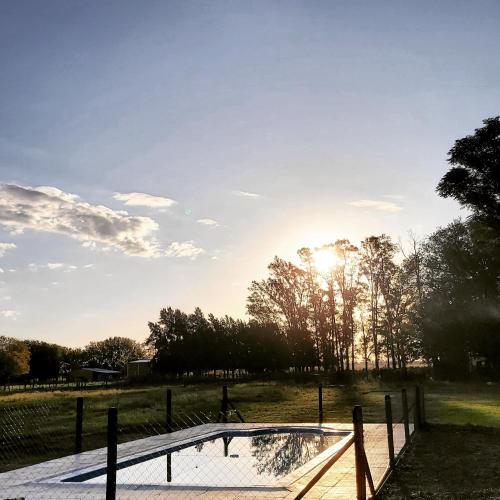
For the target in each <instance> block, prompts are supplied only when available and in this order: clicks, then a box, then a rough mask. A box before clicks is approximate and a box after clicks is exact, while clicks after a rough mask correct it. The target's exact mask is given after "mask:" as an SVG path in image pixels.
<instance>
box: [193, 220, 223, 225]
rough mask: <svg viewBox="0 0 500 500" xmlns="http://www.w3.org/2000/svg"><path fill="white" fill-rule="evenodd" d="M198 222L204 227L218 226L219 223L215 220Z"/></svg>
mask: <svg viewBox="0 0 500 500" xmlns="http://www.w3.org/2000/svg"><path fill="white" fill-rule="evenodd" d="M196 222H198V224H203V225H204V226H212V227H214V226H218V225H219V223H218V222H217V221H216V220H214V219H198V220H197V221H196Z"/></svg>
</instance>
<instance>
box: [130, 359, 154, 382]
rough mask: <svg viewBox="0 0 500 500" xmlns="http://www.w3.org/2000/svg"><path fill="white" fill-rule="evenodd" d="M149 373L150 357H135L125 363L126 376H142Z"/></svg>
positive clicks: (132, 377)
mask: <svg viewBox="0 0 500 500" xmlns="http://www.w3.org/2000/svg"><path fill="white" fill-rule="evenodd" d="M150 374H151V360H150V359H136V360H135V361H129V362H128V363H127V378H128V379H137V378H144V377H147V376H148V375H150Z"/></svg>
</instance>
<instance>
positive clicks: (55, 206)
mask: <svg viewBox="0 0 500 500" xmlns="http://www.w3.org/2000/svg"><path fill="white" fill-rule="evenodd" d="M0 224H2V225H4V226H6V227H7V228H8V229H10V230H11V231H12V232H13V233H21V232H23V231H24V230H27V229H31V230H34V231H45V232H50V233H59V234H65V235H67V236H70V237H71V238H74V239H77V240H80V241H82V242H84V244H89V245H95V244H96V243H100V244H104V245H106V246H108V247H113V248H115V249H119V250H121V251H122V252H124V253H125V254H127V255H136V256H141V257H152V256H157V255H159V250H158V244H157V242H156V241H155V240H154V239H153V238H152V237H151V233H152V232H154V231H156V230H157V229H158V224H157V223H156V222H155V221H154V220H153V219H151V218H149V217H132V216H129V215H128V214H126V213H124V212H120V211H116V210H112V209H110V208H107V207H105V206H102V205H92V204H90V203H86V202H82V201H79V198H78V196H76V195H74V194H70V193H65V192H64V191H61V190H60V189H57V188H55V187H50V186H42V187H39V188H31V187H23V186H17V185H15V184H0Z"/></svg>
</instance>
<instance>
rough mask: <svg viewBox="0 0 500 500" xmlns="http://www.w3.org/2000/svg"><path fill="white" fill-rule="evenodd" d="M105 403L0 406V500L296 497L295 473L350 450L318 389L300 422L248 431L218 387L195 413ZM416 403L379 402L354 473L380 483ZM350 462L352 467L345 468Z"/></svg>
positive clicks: (165, 401) (403, 441)
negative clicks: (381, 421)
mask: <svg viewBox="0 0 500 500" xmlns="http://www.w3.org/2000/svg"><path fill="white" fill-rule="evenodd" d="M376 397H377V399H378V396H376ZM419 398H421V399H419ZM106 403H107V404H106ZM112 403H113V406H112V407H111V408H110V407H109V400H108V401H106V402H103V401H99V400H94V399H92V398H85V399H83V398H77V399H76V400H75V399H73V398H68V399H67V400H65V401H64V402H59V403H47V402H38V403H36V404H29V405H23V404H18V405H15V406H9V407H1V408H0V500H2V499H14V498H15V499H21V498H23V499H26V500H27V499H54V500H56V499H72V498H75V499H76V498H95V499H97V498H106V499H110V500H111V499H114V498H123V499H127V498H158V497H161V498H194V497H198V496H200V495H207V496H210V497H212V498H214V497H216V498H240V497H242V496H247V497H248V496H250V497H253V498H266V497H274V498H276V497H281V498H295V497H297V498H301V496H300V491H298V490H296V489H295V490H293V491H294V492H293V491H292V490H290V488H288V485H289V484H291V481H292V482H293V481H296V482H297V477H299V476H297V474H300V478H301V479H300V481H302V483H301V488H303V487H305V486H307V485H308V483H310V482H311V480H312V479H314V477H315V474H316V472H317V468H318V467H320V466H321V467H324V464H325V463H326V462H328V461H331V460H332V459H333V462H335V461H336V459H335V457H334V456H333V451H335V450H337V451H336V452H338V450H339V446H340V445H341V444H342V443H344V445H343V446H344V447H345V450H343V451H342V453H344V452H346V451H347V450H348V448H349V446H350V444H352V443H354V441H352V443H347V441H345V439H347V437H346V436H348V435H349V433H350V432H351V431H352V429H353V426H352V424H351V425H349V424H342V425H341V424H335V423H332V419H330V418H329V413H330V412H329V410H328V409H327V406H328V404H327V401H325V395H324V393H323V387H322V386H321V385H320V386H319V387H318V393H317V399H316V400H313V401H311V404H310V407H309V408H308V409H307V410H308V411H307V412H305V413H306V414H308V415H309V416H310V418H308V420H309V424H308V425H307V423H303V424H302V425H300V424H299V423H297V425H293V424H288V425H286V426H281V425H276V424H273V425H270V424H264V423H254V424H247V423H246V422H245V421H244V415H242V414H241V412H240V411H239V410H238V408H237V405H236V404H234V403H233V402H232V400H231V399H230V398H229V396H228V391H227V387H224V388H223V389H222V394H221V397H220V399H218V398H217V399H216V400H214V401H213V402H211V403H210V404H209V408H207V409H206V410H203V411H201V410H199V411H193V410H189V411H185V410H183V408H182V407H181V406H180V405H177V404H176V402H175V401H173V400H172V393H171V391H166V393H165V394H164V397H163V398H162V399H161V400H159V399H156V400H152V401H151V404H150V405H149V406H148V407H147V408H145V407H140V408H139V407H138V408H137V410H136V411H134V408H130V407H128V408H127V407H126V405H127V404H130V403H128V402H121V401H120V398H118V397H117V398H116V399H115V400H114V401H112ZM422 403H423V398H422V396H421V393H420V392H419V391H418V390H417V391H415V395H413V393H412V394H408V395H407V394H406V392H405V391H404V392H403V393H401V394H391V395H386V396H385V415H386V417H385V420H386V422H385V425H382V427H384V426H385V427H386V431H385V434H383V439H382V440H380V439H379V440H378V441H376V440H375V441H373V440H372V441H370V440H369V442H368V443H367V444H366V452H365V451H363V453H365V455H364V456H365V458H364V460H365V462H366V464H365V462H363V464H364V465H363V467H365V465H366V468H367V470H368V472H367V471H366V470H365V469H363V470H364V472H363V474H365V475H366V474H370V470H369V469H370V468H371V469H372V471H373V470H375V471H377V470H379V469H380V470H381V471H383V477H378V479H377V483H380V484H382V483H383V481H384V480H385V479H386V477H387V476H388V474H389V473H390V471H391V470H393V469H394V468H395V467H396V466H397V460H398V454H401V452H402V451H404V450H405V447H406V446H407V444H408V443H409V442H410V440H411V435H412V433H413V431H414V428H415V427H417V428H418V423H417V421H418V422H422V421H423V413H424V410H423V404H422ZM379 404H381V405H383V404H384V398H383V397H382V394H380V399H379ZM125 410H127V411H125ZM367 410H368V411H367V412H366V413H369V412H370V409H369V408H367ZM412 415H415V419H416V420H415V425H414V424H413V422H412V421H411V420H412V418H411V416H412ZM285 420H286V419H285V418H283V421H285ZM318 424H322V425H318ZM372 425H375V424H372ZM379 427H380V425H379ZM370 432H371V431H370ZM377 432H378V431H377ZM351 439H352V436H351ZM346 444H348V445H349V446H347V447H346ZM332 450H333V451H332ZM363 450H365V448H363ZM339 456H340V455H339ZM333 462H332V466H331V467H328V469H329V470H330V471H331V470H334V468H335V465H333ZM328 463H329V462H328ZM358 465H359V464H356V463H355V461H354V460H352V464H351V467H354V468H356V467H358ZM326 472H328V473H330V472H329V471H326V470H325V472H324V473H323V474H325V473H326ZM323 474H322V475H321V476H320V477H319V478H317V480H316V481H321V477H323ZM354 475H355V474H354ZM353 477H354V476H353ZM305 478H307V481H306V480H305ZM367 478H368V476H367ZM323 480H324V478H323ZM300 481H299V482H300ZM353 481H354V480H353V479H352V478H351V482H353ZM320 484H321V483H320ZM355 484H356V483H355V482H353V487H355ZM315 485H316V483H314V484H309V490H312V491H314V487H315ZM309 490H307V491H309ZM238 492H239V493H238ZM305 494H306V493H304V495H305Z"/></svg>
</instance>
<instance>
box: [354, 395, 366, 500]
mask: <svg viewBox="0 0 500 500" xmlns="http://www.w3.org/2000/svg"><path fill="white" fill-rule="evenodd" d="M352 423H353V428H354V460H355V464H356V498H357V500H365V499H366V480H365V474H366V471H365V454H364V444H363V410H362V408H361V406H359V405H356V406H355V407H354V408H353V410H352Z"/></svg>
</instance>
